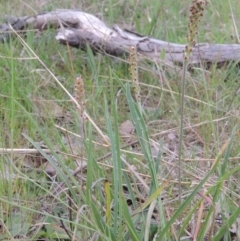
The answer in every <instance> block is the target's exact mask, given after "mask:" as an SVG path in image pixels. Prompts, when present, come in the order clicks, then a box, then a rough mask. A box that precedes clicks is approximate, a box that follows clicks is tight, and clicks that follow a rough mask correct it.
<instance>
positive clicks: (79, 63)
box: [0, 0, 240, 241]
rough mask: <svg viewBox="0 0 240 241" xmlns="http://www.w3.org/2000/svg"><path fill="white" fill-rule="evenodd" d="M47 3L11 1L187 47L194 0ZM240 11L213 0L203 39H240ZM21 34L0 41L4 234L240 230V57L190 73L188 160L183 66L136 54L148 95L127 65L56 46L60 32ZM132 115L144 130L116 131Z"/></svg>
mask: <svg viewBox="0 0 240 241" xmlns="http://www.w3.org/2000/svg"><path fill="white" fill-rule="evenodd" d="M38 2H39V3H38V4H37V5H36V4H35V1H28V2H27V3H26V2H21V4H20V6H19V3H18V2H15V1H10V2H9V1H8V2H6V3H3V4H2V5H1V6H0V10H2V12H3V10H4V12H5V13H7V14H9V15H15V16H22V15H28V14H34V13H35V12H41V11H48V10H53V9H56V8H70V7H71V8H80V9H82V10H84V11H86V12H89V13H92V14H96V15H97V16H98V17H100V18H101V19H103V20H104V21H105V22H106V23H107V24H109V25H112V24H114V23H117V24H119V25H120V26H122V27H127V28H128V29H132V30H133V31H137V32H139V33H142V34H149V35H152V36H154V37H156V38H159V39H162V40H166V41H171V42H176V43H186V40H185V35H186V34H187V31H188V29H187V23H188V9H189V7H190V5H191V1H190V0H189V1H163V0H162V1H160V2H159V1H156V0H151V1H143V0H142V1H141V0H139V1H137V2H136V1H128V2H127V3H123V2H121V1H116V0H112V1H104V2H96V1H82V2H81V4H79V3H78V2H77V1H71V2H70V1H69V2H66V3H61V4H59V1H38ZM230 4H232V11H233V12H231V7H230V6H231V5H230ZM238 11H239V3H238V2H237V1H231V3H230V2H228V1H215V0H212V1H210V3H209V4H208V6H207V8H206V11H205V15H204V17H203V19H202V20H201V22H200V24H199V28H198V39H199V41H200V42H206V41H207V42H212V43H236V39H237V38H236V36H237V32H236V29H234V24H233V23H234V21H236V23H238V16H240V15H239V13H238ZM151 21H152V22H151ZM24 41H25V42H24V43H23V42H22V41H21V39H20V37H14V38H12V39H11V41H10V43H4V44H1V45H0V53H1V54H0V73H1V78H0V85H1V90H0V116H1V119H2V121H1V123H0V147H1V148H2V149H1V155H0V159H1V162H0V177H1V178H0V204H1V210H2V212H1V214H0V223H1V225H0V232H1V235H0V240H17V239H18V240H109V241H110V240H144V241H147V240H191V238H192V237H194V238H195V240H204V237H206V236H207V237H208V240H234V239H233V238H231V236H232V235H235V236H237V235H239V234H237V231H234V228H235V230H237V226H236V220H237V219H238V216H239V212H240V208H239V204H238V203H239V195H238V193H239V169H240V167H239V165H238V160H239V149H240V148H239V125H238V122H239V95H238V89H239V82H238V79H239V69H238V67H237V66H236V64H234V63H230V64H228V65H226V66H224V67H222V68H221V69H217V68H216V66H214V65H213V66H212V67H211V69H209V70H206V69H203V68H201V67H198V68H195V69H194V70H193V71H191V72H190V71H188V72H187V73H186V77H185V81H186V82H185V87H184V88H185V98H184V101H185V104H184V109H183V123H182V124H183V127H182V131H183V138H182V158H181V162H180V166H179V165H178V161H177V160H178V156H179V155H178V146H179V131H180V128H179V127H180V115H179V113H180V108H181V106H180V105H179V103H180V98H181V86H182V82H181V78H182V72H181V68H180V67H178V66H173V67H168V66H167V65H165V64H164V63H161V64H159V63H152V62H151V61H148V62H141V63H137V64H138V69H139V72H138V79H139V89H140V102H141V103H140V104H139V103H135V96H136V95H137V93H134V90H136V86H135V85H134V84H132V81H131V76H130V73H129V65H128V64H127V63H126V61H121V60H119V59H116V58H114V57H108V56H102V55H100V54H96V55H93V53H92V51H91V49H88V50H87V51H86V52H83V51H80V50H77V49H68V48H67V47H66V46H61V45H59V44H56V42H55V40H54V32H53V31H51V30H48V31H46V32H44V33H41V34H40V36H39V37H36V34H35V33H33V32H28V33H27V35H26V36H25V37H24ZM41 61H42V63H43V64H44V65H43V64H42V63H41ZM80 75H81V76H82V77H83V80H84V85H85V101H86V106H84V107H83V108H84V111H86V113H87V114H88V117H89V118H88V120H85V122H84V136H82V137H79V134H80V133H79V108H78V105H79V103H78V102H77V103H74V102H73V101H72V99H71V98H73V96H74V93H76V91H75V90H74V84H76V83H75V78H76V76H80ZM56 80H57V81H56ZM58 81H59V82H58ZM63 87H64V88H65V90H64V88H63ZM67 92H68V93H67ZM69 95H70V96H69ZM75 97H76V96H75ZM74 101H76V99H74ZM80 104H81V103H80ZM80 112H81V111H80ZM126 120H131V121H132V123H133V124H134V127H135V131H134V132H133V133H132V132H131V133H128V136H127V137H126V136H125V137H124V136H123V135H122V134H121V132H120V130H119V126H120V125H121V124H122V123H124V122H125V121H126ZM82 141H83V143H84V145H81V142H82ZM43 144H44V145H45V146H43ZM34 150H37V151H38V154H34ZM20 151H21V152H20ZM39 153H40V154H39ZM179 170H181V180H180V182H179V177H178V171H179ZM179 184H180V188H179ZM179 189H181V193H180V195H179ZM179 198H180V199H181V202H180V203H179ZM219 215H221V217H222V218H221V222H222V224H221V225H220V224H218V222H217V217H218V216H219ZM202 220H204V221H202ZM230 227H231V230H232V231H231V232H230V229H229V228H230ZM239 238H240V237H238V236H237V238H236V240H237V239H239Z"/></svg>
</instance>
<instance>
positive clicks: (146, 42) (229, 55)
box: [0, 9, 240, 64]
mask: <svg viewBox="0 0 240 241" xmlns="http://www.w3.org/2000/svg"><path fill="white" fill-rule="evenodd" d="M12 28H13V29H14V30H15V31H19V30H26V29H32V28H33V29H37V30H40V31H43V30H45V29H47V28H55V29H57V30H58V32H57V35H56V40H57V41H58V42H60V43H61V44H67V43H68V44H69V45H70V46H72V47H77V48H81V49H86V47H87V45H90V47H91V48H92V49H93V51H95V52H101V53H106V54H110V55H114V56H121V55H123V54H127V53H128V49H129V47H130V46H136V47H137V51H138V53H139V54H140V55H141V56H145V57H147V58H150V59H152V60H154V61H159V60H160V59H161V60H164V61H167V62H172V63H174V64H181V63H182V62H183V51H184V49H185V45H183V44H176V43H168V42H165V41H162V40H158V39H154V38H150V37H147V36H142V35H140V34H137V33H133V32H130V31H128V30H123V29H121V28H119V27H118V26H116V25H115V26H114V27H113V28H109V27H107V26H106V25H105V23H103V22H102V21H101V20H100V19H98V18H97V17H95V16H93V15H91V14H88V13H85V12H81V11H79V10H68V9H63V10H56V11H53V12H48V13H43V14H38V15H35V16H25V17H20V18H17V17H10V18H8V19H7V20H6V22H5V23H4V24H2V25H0V41H1V42H3V41H5V40H8V38H9V36H10V32H12ZM239 60H240V45H239V44H208V43H199V44H196V45H195V47H194V48H193V51H192V55H191V63H192V64H200V63H217V64H222V63H226V62H230V61H236V62H237V63H238V62H239Z"/></svg>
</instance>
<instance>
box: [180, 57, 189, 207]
mask: <svg viewBox="0 0 240 241" xmlns="http://www.w3.org/2000/svg"><path fill="white" fill-rule="evenodd" d="M187 63H188V61H187V60H184V62H183V74H182V89H181V102H180V130H179V146H178V189H179V206H180V205H181V192H182V189H181V160H182V142H183V127H184V126H183V124H184V123H183V122H184V100H185V98H184V97H185V83H186V72H187Z"/></svg>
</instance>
